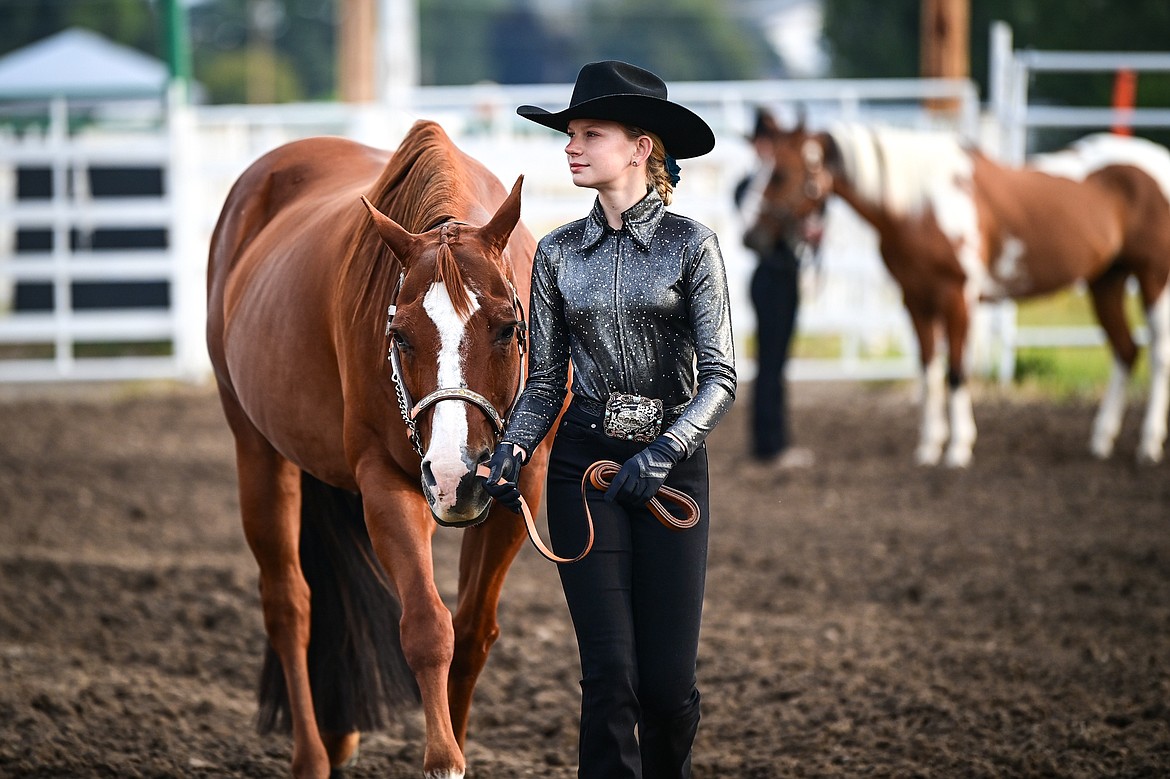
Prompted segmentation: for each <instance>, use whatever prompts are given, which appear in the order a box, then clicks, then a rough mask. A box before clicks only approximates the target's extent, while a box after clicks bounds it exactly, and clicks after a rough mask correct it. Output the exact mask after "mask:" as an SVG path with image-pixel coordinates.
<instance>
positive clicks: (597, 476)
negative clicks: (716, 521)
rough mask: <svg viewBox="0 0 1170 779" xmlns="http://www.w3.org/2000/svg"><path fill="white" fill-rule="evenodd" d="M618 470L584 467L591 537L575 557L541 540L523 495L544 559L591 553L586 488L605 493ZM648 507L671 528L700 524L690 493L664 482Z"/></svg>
mask: <svg viewBox="0 0 1170 779" xmlns="http://www.w3.org/2000/svg"><path fill="white" fill-rule="evenodd" d="M619 470H621V466H620V465H618V464H617V463H616V462H614V461H613V460H598V461H597V462H595V463H593V464H592V465H590V466H589V467H588V468H587V469H585V473H584V474H582V476H581V503H582V505H583V506H584V507H585V524H586V526H587V527H588V529H589V538H588V539H587V540H586V542H585V548H584V549H582V550H581V552H580V553H579V554H578V555H577V556H576V557H561V556H559V555H557V554H556V553H555V552H553V551H552V550H551V549H550V548H549V547H548V546H547V545H546V544H545V543H544V541H542V540H541V538H540V531H539V530H537V527H536V520H535V519H533V517H532V512H531V511H530V510H529V508H528V502H527V501H525V500H524V498H523V497H521V498H520V513H521V514H522V515H523V516H524V525H525V527H527V528H528V538H529V540H531V541H532V545H533V546H534V547H536V551H537V552H540V555H541V556H542V557H544V559H546V560H548V561H550V562H554V563H558V564H561V565H564V564H566V563H575V562H577V561H578V560H581V559H584V557H585V555H587V554H589V552H590V550H592V549H593V539H594V531H593V512H591V511H590V510H589V500H588V498H587V497H586V493H585V491H586V488H587V487H588V486H589V485H592V486H593V487H595V488H596V489H599V490H601V491H602V492H604V491H605V490H607V489H609V485H610V484H611V483H612V481H613V477H614V476H616V475H617V473H618V471H619ZM475 472H476V474H477V475H478V476H482V477H483V478H485V479H486V478H487V477H488V474H489V473H490V472H491V471H490V469H489V468H488V467H487V465H486V464H480V466H479V467H478V468H476V470H475ZM666 503H670V504H674V505H675V506H677V507H678V508H679V509H680V514H679V515H675V514H673V513H671V511H670V509H668V508H667V507H666V505H665V504H666ZM646 508H648V509H649V510H650V513H651V514H653V515H654V517H655V518H656V519H657V520H658V521H659V522H661V523H662V525H663V526H664V527H666V528H667V529H669V530H674V531H681V530H689V529H691V528H693V527H694V526H695V525H697V524H699V504H697V503H696V502H695V500H694V498H692V497H691V496H690V495H687V494H686V493H685V492H683V491H682V490H676V489H675V488H673V487H667V486H665V485H663V486H662V487H659V488H658V492H657V493H655V495H654V497H653V498H651V499H650V500H649V502H647V503H646Z"/></svg>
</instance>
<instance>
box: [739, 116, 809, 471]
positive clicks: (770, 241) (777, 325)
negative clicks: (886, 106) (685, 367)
mask: <svg viewBox="0 0 1170 779" xmlns="http://www.w3.org/2000/svg"><path fill="white" fill-rule="evenodd" d="M771 128H775V120H774V119H773V118H772V116H771V115H770V114H769V113H768V112H767V111H765V110H764V109H762V108H757V109H756V118H755V124H754V126H753V128H752V134H751V135H750V136H748V140H749V141H750V142H751V144H752V146H753V148H754V149H755V152H756V159H757V166H756V169H755V170H754V171H753V172H752V173H749V174H748V175H747V176H744V177H743V178H742V179H741V180H740V181H739V183H738V184H737V185H736V187H735V192H734V198H735V205H736V208H737V209H738V210H739V213H740V215H741V217H742V218H743V222H744V229H745V231H744V238H743V240H744V245H745V246H747V247H748V248H749V249H751V250H752V252H753V253H754V254H755V255H756V258H757V265H756V269H755V272H754V273H753V274H752V281H751V298H752V305H753V307H754V308H755V311H756V363H757V373H756V381H755V388H754V392H753V397H752V412H751V440H752V444H751V446H752V456H753V457H754V458H755V459H756V460H757V461H758V462H759V463H761V464H765V465H770V466H776V467H779V468H798V467H807V466H810V465H812V463H813V460H814V458H813V453H812V451H811V450H810V449H806V448H803V447H794V446H792V427H791V424H790V422H789V406H788V380H787V376H786V370H787V365H788V355H789V351H790V348H791V344H792V337H793V335H794V334H795V332H796V316H797V311H798V309H799V307H800V265H801V262H800V256H799V254H798V251H803V250H804V249H806V248H807V247H806V245H805V242H804V236H803V231H804V229H805V228H806V227H807V226H808V225H804V224H794V225H791V226H790V228H789V230H788V231H787V234H783V235H780V236H774V235H772V234H770V233H769V232H767V231H765V230H758V229H753V227H754V223H755V214H756V212H757V211H758V208H759V198H760V193H761V191H762V189H763V186H764V184H765V183H766V179H767V177H768V176H770V175H771V172H772V158H771V155H772V151H771V143H770V141H769V130H770V129H771ZM777 129H778V128H777ZM818 218H819V215H818Z"/></svg>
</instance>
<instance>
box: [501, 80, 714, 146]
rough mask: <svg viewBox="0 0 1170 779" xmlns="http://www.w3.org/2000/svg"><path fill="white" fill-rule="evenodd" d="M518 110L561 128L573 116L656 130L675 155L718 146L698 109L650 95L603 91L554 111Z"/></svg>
mask: <svg viewBox="0 0 1170 779" xmlns="http://www.w3.org/2000/svg"><path fill="white" fill-rule="evenodd" d="M516 113H517V114H519V115H520V116H522V117H524V118H525V119H528V120H531V121H533V122H536V123H537V124H541V125H544V126H545V127H549V128H551V129H553V130H557V131H559V132H562V133H563V132H567V131H568V129H569V122H570V121H572V120H573V119H606V120H609V121H613V122H620V123H622V124H626V125H632V126H634V127H638V128H640V129H642V130H647V131H649V132H652V133H654V134H655V135H657V136H658V137H659V138H661V139H662V145H663V146H665V147H666V151H667V153H668V154H670V155H671V156H672V157H674V158H675V159H680V160H683V159H688V158H690V157H700V156H702V155H704V154H706V153H707V152H709V151H711V150H712V149H713V148H715V134H714V133H713V132H711V128H710V127H709V126H708V125H707V123H706V122H704V121H703V120H702V119H701V118H700V117H699V116H698V115H697V114H696V113H694V112H693V111H691V110H690V109H689V108H684V107H683V106H681V105H679V104H678V103H672V102H671V101H669V100H663V99H661V98H657V97H651V96H649V95H603V96H601V97H596V98H593V99H592V100H583V101H581V102H580V103H577V104H575V105H572V106H570V107H568V108H566V109H565V110H563V111H558V112H556V113H553V112H551V111H547V110H545V109H543V108H540V107H538V106H534V105H522V106H520V107H519V108H517V109H516Z"/></svg>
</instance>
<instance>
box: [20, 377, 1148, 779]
mask: <svg viewBox="0 0 1170 779" xmlns="http://www.w3.org/2000/svg"><path fill="white" fill-rule="evenodd" d="M794 393H795V399H794V400H795V410H796V415H797V419H796V432H797V435H798V437H799V438H800V440H801V442H802V443H804V444H807V445H809V446H811V447H813V448H814V449H815V450H816V454H817V458H818V460H817V465H816V467H815V468H813V469H810V470H807V471H800V472H795V471H793V472H786V473H783V474H775V473H771V474H768V473H762V472H760V471H758V470H756V469H753V468H751V467H748V466H747V465H745V463H744V461H743V459H742V455H743V453H744V452H745V449H746V447H745V443H744V440H745V432H746V419H745V416H746V407H747V403H746V402H744V401H741V402H740V404H739V405H738V406H737V407H736V408H735V410H733V412H732V414H731V416H730V417H729V418H728V419H727V420H726V422H725V423H724V424H723V425H722V426H721V427H720V429H719V430H717V431H716V433H715V435H714V436H713V437H712V439H711V441H710V447H711V451H712V462H713V466H712V476H713V482H714V496H713V497H714V500H713V502H714V505H715V506H716V512H717V513H716V516H715V517H714V531H713V543H712V548H711V561H710V576H709V586H708V599H707V607H706V614H705V621H704V633H703V644H702V652H701V660H700V668H699V678H700V685H701V689H702V691H703V694H704V698H703V723H702V726H701V729H700V734H699V739H698V742H697V744H696V749H695V758H694V765H695V776H696V777H699V778H700V779H715V778H716V777H720V778H723V777H857V776H874V777H1164V776H1170V465H1166V464H1163V465H1161V466H1158V467H1155V468H1144V469H1139V468H1137V467H1135V466H1134V465H1133V464H1132V458H1131V455H1132V451H1133V447H1134V445H1135V443H1136V437H1137V425H1138V421H1137V412H1138V409H1137V407H1131V409H1130V412H1129V416H1128V417H1127V424H1126V427H1125V429H1124V430H1123V433H1122V439H1121V444H1120V451H1119V456H1118V457H1117V458H1115V459H1114V460H1112V461H1110V462H1104V463H1101V462H1096V461H1094V460H1092V459H1091V458H1090V457H1089V455H1088V454H1087V447H1086V441H1087V437H1088V430H1089V425H1090V423H1091V419H1092V414H1093V408H1092V404H1090V403H1088V402H1067V403H1054V402H1051V401H1046V400H1040V399H1033V398H1027V397H1023V396H1022V395H1021V393H1019V392H1006V393H1005V392H1003V391H1000V390H992V389H984V390H982V391H981V392H980V393H979V394H978V396H977V405H976V416H977V420H978V422H979V425H980V427H979V434H980V440H979V443H978V445H977V447H976V455H975V463H974V465H973V466H972V467H971V468H970V469H969V470H967V471H963V472H950V471H945V470H922V469H919V468H916V467H915V466H914V465H913V464H912V462H911V456H912V449H913V443H914V436H915V421H916V412H915V410H914V407H913V405H912V397H911V390H910V389H909V388H908V387H906V386H901V385H896V386H891V385H884V386H874V385H841V386H837V385H830V386H826V385H813V384H798V385H797V386H796V387H795V389H794ZM746 395H747V393H746V388H745V391H744V392H743V393H742V396H743V397H744V398H746ZM234 483H235V475H234V468H233V461H232V445H231V440H230V436H229V434H228V432H227V428H226V426H225V425H224V423H223V420H222V418H221V416H220V411H219V407H218V403H217V401H216V399H215V397H214V394H213V393H212V391H211V390H210V389H208V388H192V387H180V388H173V387H168V388H158V387H149V388H144V387H140V386H135V387H126V386H119V387H102V388H87V389H84V390H78V389H72V390H56V391H44V390H41V391H35V392H34V391H33V390H31V389H30V388H25V389H22V390H13V389H5V390H4V392H3V393H0V776H3V777H16V776H20V777H106V776H110V777H113V776H118V777H248V779H255V778H256V777H280V776H285V775H286V774H287V765H288V762H287V761H288V755H289V744H288V741H287V740H286V739H284V738H283V737H275V736H273V737H264V738H260V737H258V736H257V735H255V734H254V732H253V728H252V720H253V716H254V713H255V706H254V703H253V687H254V681H255V678H256V676H257V674H258V672H259V665H260V657H261V649H262V647H263V645H264V636H263V633H262V628H261V617H260V606H259V600H258V596H257V591H256V574H255V568H254V563H253V562H252V559H251V557H250V555H249V553H248V550H247V548H246V547H245V544H244V541H243V537H242V534H241V531H240V529H239V521H238V518H237V500H236V494H235V486H234ZM457 541H458V531H446V530H444V531H440V532H439V533H438V536H437V540H436V558H437V565H438V567H439V569H440V571H441V573H442V581H443V583H444V584H443V586H444V587H445V588H447V590H448V591H449V590H450V588H451V582H452V581H453V574H454V568H455V560H454V553H455V550H456V548H457V547H456V545H457ZM501 622H502V627H503V635H502V637H501V639H500V641H499V643H498V644H497V645H496V648H495V650H494V652H493V655H492V657H491V659H490V661H489V663H488V667H487V670H486V671H485V674H484V677H483V679H482V682H481V684H480V687H479V688H478V691H477V698H476V702H475V706H474V709H473V712H472V724H471V734H470V743H469V747H468V756H469V763H470V764H469V772H468V776H469V777H471V778H473V779H486V778H487V777H492V778H493V779H510V778H511V777H551V778H552V779H568V777H572V776H574V775H575V770H574V756H575V744H576V736H577V733H576V727H577V724H576V722H577V721H576V708H577V694H578V687H577V679H578V675H577V673H578V672H577V668H576V654H575V649H574V644H573V637H572V632H571V629H570V626H569V623H568V618H567V614H566V610H565V607H564V604H563V601H562V600H561V596H560V592H559V586H558V584H557V580H556V574H555V571H554V570H553V566H552V564H550V563H548V562H546V561H544V560H543V559H542V558H540V557H539V556H538V555H537V554H536V553H535V551H534V550H532V549H531V548H526V549H525V550H524V551H523V552H522V553H521V555H520V557H519V559H518V560H517V563H516V565H515V566H514V567H513V568H512V573H511V574H510V576H509V579H508V582H507V585H506V588H505V593H504V604H503V607H502V610H501ZM419 728H420V726H419V724H418V718H417V717H414V716H407V717H406V718H404V721H403V722H402V724H401V725H397V726H395V729H393V730H392V731H391V732H387V733H381V734H373V735H370V736H369V737H367V738H366V740H365V741H364V744H363V752H362V757H361V761H360V763H359V765H358V766H357V768H356V769H354V770H352V771H351V772H349V774H348V775H349V776H353V777H375V776H380V777H416V776H419V775H421V770H420V766H421V758H422V750H421V739H420V731H419Z"/></svg>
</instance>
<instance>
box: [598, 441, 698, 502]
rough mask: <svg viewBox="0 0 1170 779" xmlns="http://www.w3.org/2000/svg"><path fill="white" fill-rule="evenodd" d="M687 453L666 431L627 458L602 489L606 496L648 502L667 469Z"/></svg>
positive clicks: (610, 498) (677, 462)
mask: <svg viewBox="0 0 1170 779" xmlns="http://www.w3.org/2000/svg"><path fill="white" fill-rule="evenodd" d="M686 456H687V453H686V450H685V449H684V448H683V445H682V444H681V443H680V442H678V441H677V440H675V439H674V438H672V437H671V436H668V435H660V436H658V437H657V438H655V439H654V441H653V442H652V443H651V444H650V445H649V446H647V447H646V448H645V449H643V450H642V451H640V452H638V453H637V454H636V455H634V456H633V457H631V458H630V459H628V460H626V462H625V464H624V465H623V466H622V467H621V469H620V470H619V471H618V473H617V476H614V477H613V482H612V483H611V484H610V485H609V489H608V490H606V491H605V499H606V500H607V501H609V502H611V503H612V502H613V501H615V500H616V501H620V502H622V503H628V504H631V505H641V504H644V503H648V502H649V501H650V499H651V498H653V497H654V493H656V492H658V488H659V487H661V486H662V482H664V481H666V476H667V474H669V473H670V469H671V468H673V467H674V466H676V465H678V464H679V463H680V462H682V459H683V458H684V457H686Z"/></svg>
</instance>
